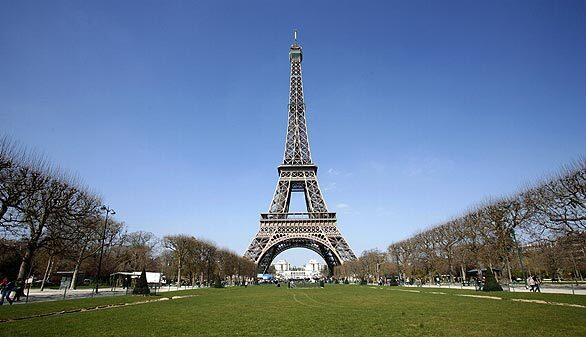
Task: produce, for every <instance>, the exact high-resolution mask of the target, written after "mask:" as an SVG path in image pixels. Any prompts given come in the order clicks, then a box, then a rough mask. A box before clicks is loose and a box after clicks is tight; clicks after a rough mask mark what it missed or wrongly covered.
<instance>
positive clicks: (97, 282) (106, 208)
mask: <svg viewBox="0 0 586 337" xmlns="http://www.w3.org/2000/svg"><path fill="white" fill-rule="evenodd" d="M100 209H101V210H102V211H104V212H106V219H105V220H104V232H103V233H102V245H101V247H100V260H99V262H98V271H97V272H96V295H97V294H98V286H99V284H100V274H101V272H102V257H103V256H104V241H106V230H107V229H108V215H109V214H112V215H114V214H116V212H115V211H114V210H113V209H111V208H110V207H108V206H106V205H104V206H102V207H101V208H100Z"/></svg>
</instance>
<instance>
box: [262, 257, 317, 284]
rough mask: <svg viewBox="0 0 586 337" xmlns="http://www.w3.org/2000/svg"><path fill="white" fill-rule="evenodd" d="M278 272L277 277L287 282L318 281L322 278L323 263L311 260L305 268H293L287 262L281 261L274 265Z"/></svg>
mask: <svg viewBox="0 0 586 337" xmlns="http://www.w3.org/2000/svg"><path fill="white" fill-rule="evenodd" d="M273 266H275V270H276V274H277V275H276V276H277V277H278V278H283V279H286V280H302V279H312V278H313V279H316V278H319V277H320V276H321V269H322V266H321V263H319V262H317V261H316V260H313V259H311V260H309V261H308V262H307V264H306V265H304V266H303V268H294V267H291V264H290V263H289V262H287V261H286V260H279V261H277V262H276V263H274V264H273Z"/></svg>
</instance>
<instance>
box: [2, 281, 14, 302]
mask: <svg viewBox="0 0 586 337" xmlns="http://www.w3.org/2000/svg"><path fill="white" fill-rule="evenodd" d="M15 288H16V284H15V283H14V281H10V282H8V283H7V284H6V285H5V286H4V288H3V289H2V297H1V298H0V305H3V304H4V299H6V300H7V301H8V303H10V305H12V302H13V300H12V299H11V298H10V293H12V291H14V289H15Z"/></svg>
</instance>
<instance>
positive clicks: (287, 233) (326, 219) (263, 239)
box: [244, 33, 356, 273]
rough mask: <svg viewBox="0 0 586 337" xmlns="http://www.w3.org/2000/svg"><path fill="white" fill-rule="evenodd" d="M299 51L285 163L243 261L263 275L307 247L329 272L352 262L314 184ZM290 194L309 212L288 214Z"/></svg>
mask: <svg viewBox="0 0 586 337" xmlns="http://www.w3.org/2000/svg"><path fill="white" fill-rule="evenodd" d="M302 59H303V53H302V50H301V46H300V45H299V44H298V43H297V34H296V33H295V42H294V43H293V45H292V46H291V49H290V50H289V61H290V62H291V77H290V88H289V105H288V108H289V118H288V126H287V137H286V141H285V156H284V159H283V164H282V165H280V166H279V167H278V171H279V180H278V182H277V187H276V189H275V194H274V196H273V200H272V202H271V205H270V207H269V211H268V213H261V215H260V230H259V231H258V233H257V234H256V236H255V237H254V238H253V239H252V242H251V243H250V246H249V247H248V250H247V251H246V253H245V254H244V256H245V257H248V258H250V259H251V260H253V261H254V262H255V263H256V264H257V267H258V272H259V273H266V272H267V271H268V268H269V266H270V265H271V262H272V261H273V259H274V258H275V257H276V256H277V255H279V254H280V253H281V252H283V251H285V250H287V249H290V248H297V247H300V248H307V249H311V250H313V251H315V252H316V253H318V254H319V255H320V256H321V257H322V258H323V259H324V260H325V262H326V264H327V265H328V267H329V270H330V273H333V270H334V267H335V266H339V265H341V264H342V263H344V262H345V261H348V260H352V259H355V258H356V256H355V255H354V253H353V252H352V249H350V246H349V245H348V243H347V242H346V240H345V239H344V238H343V237H342V234H341V233H340V231H339V230H338V227H337V226H336V213H333V212H328V208H327V205H326V202H325V200H324V198H323V195H322V193H321V191H320V189H319V185H318V183H317V166H316V165H315V164H313V162H312V160H311V154H310V151H309V139H308V136H307V125H306V120H305V103H304V100H303V83H302V80H301V61H302ZM292 192H302V193H303V194H304V196H305V204H306V206H307V213H289V203H290V201H291V193H292Z"/></svg>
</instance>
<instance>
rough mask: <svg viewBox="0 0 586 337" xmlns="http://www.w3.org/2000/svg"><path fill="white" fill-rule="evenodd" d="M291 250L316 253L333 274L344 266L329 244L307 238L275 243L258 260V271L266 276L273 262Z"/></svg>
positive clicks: (289, 239) (288, 239) (293, 238)
mask: <svg viewBox="0 0 586 337" xmlns="http://www.w3.org/2000/svg"><path fill="white" fill-rule="evenodd" d="M291 248H306V249H309V250H312V251H314V252H316V253H317V254H318V255H319V256H321V257H322V259H324V261H325V263H326V265H327V266H328V269H329V273H330V274H333V272H334V267H336V266H339V265H340V264H342V261H341V259H340V257H339V256H338V254H337V253H336V251H335V250H334V249H333V247H331V246H330V245H329V244H327V243H325V242H323V241H321V240H320V241H318V240H315V239H312V238H307V237H291V238H287V239H284V240H281V241H279V242H276V243H274V244H273V245H271V246H270V247H268V248H267V249H266V250H265V251H264V253H263V254H262V255H261V256H260V257H259V258H258V264H257V271H258V273H260V274H265V273H267V272H268V269H269V267H270V265H271V262H273V260H274V259H275V257H277V255H279V254H281V253H282V252H284V251H286V250H289V249H291Z"/></svg>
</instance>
